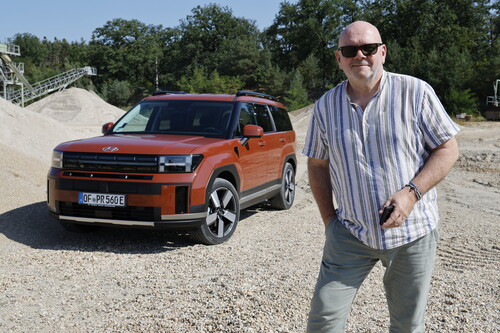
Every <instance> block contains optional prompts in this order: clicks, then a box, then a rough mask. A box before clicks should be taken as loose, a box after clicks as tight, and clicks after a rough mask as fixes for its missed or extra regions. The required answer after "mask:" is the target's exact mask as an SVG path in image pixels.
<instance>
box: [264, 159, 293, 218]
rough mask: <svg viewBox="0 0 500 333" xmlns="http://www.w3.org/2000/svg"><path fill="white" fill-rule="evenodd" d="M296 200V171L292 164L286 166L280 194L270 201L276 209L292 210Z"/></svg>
mask: <svg viewBox="0 0 500 333" xmlns="http://www.w3.org/2000/svg"><path fill="white" fill-rule="evenodd" d="M294 199H295V170H294V169H293V166H292V165H291V164H290V163H288V162H287V163H286V164H285V168H284V169H283V176H282V179H281V189H280V193H279V194H278V195H277V196H275V197H274V198H272V199H271V200H270V203H271V207H273V208H275V209H280V210H284V209H290V207H292V205H293V200H294Z"/></svg>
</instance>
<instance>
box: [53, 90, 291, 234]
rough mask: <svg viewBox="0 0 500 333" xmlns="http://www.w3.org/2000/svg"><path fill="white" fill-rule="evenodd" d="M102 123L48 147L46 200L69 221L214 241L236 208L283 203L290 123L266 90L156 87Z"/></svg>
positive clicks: (287, 194)
mask: <svg viewBox="0 0 500 333" xmlns="http://www.w3.org/2000/svg"><path fill="white" fill-rule="evenodd" d="M102 132H103V134H104V135H103V136H100V137H95V138H90V139H85V140H77V141H70V142H65V143H62V144H60V145H58V146H57V147H56V148H55V149H54V152H53V156H52V167H51V169H50V171H49V174H48V183H47V187H48V188H47V201H48V208H49V212H50V214H51V215H52V216H54V217H55V218H57V219H58V220H60V222H61V223H62V225H63V226H64V227H66V228H67V229H69V230H82V229H88V227H89V226H95V225H119V226H133V227H156V228H177V229H188V230H189V233H190V234H191V235H192V236H193V237H194V238H195V239H197V240H198V241H200V242H202V243H204V244H219V243H222V242H224V241H226V240H227V239H229V238H230V237H231V235H232V234H233V233H234V231H235V229H236V226H237V224H238V220H239V216H240V209H244V208H247V207H249V206H252V205H255V204H257V203H259V202H262V201H264V200H269V202H270V204H271V206H272V207H273V208H276V209H288V208H290V207H291V206H292V204H293V200H294V194H295V172H296V169H297V162H296V157H295V151H296V143H295V132H294V131H293V128H292V124H291V122H290V118H289V117H288V113H287V111H286V110H285V107H284V106H283V105H282V104H281V103H279V102H278V101H277V100H276V99H275V98H274V97H272V96H269V95H265V94H260V93H255V92H250V91H239V92H238V93H236V94H235V95H208V94H199V95H197V94H185V93H176V92H167V91H159V92H156V93H155V94H153V96H150V97H147V98H145V99H144V100H142V101H141V102H140V103H139V104H137V105H136V106H134V107H133V108H132V109H131V110H130V111H128V112H127V113H126V114H125V115H124V116H123V117H121V118H120V119H119V120H118V121H117V122H116V124H113V123H107V124H105V125H104V126H103V128H102Z"/></svg>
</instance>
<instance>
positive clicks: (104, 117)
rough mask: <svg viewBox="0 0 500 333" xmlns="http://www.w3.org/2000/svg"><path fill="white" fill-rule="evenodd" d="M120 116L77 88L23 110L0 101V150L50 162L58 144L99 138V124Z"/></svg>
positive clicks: (111, 108) (119, 111) (114, 110)
mask: <svg viewBox="0 0 500 333" xmlns="http://www.w3.org/2000/svg"><path fill="white" fill-rule="evenodd" d="M121 115H123V110H121V109H119V108H117V107H114V106H112V105H110V104H108V103H106V102H105V101H104V100H102V99H101V98H100V97H99V96H97V95H96V94H95V93H92V92H88V91H86V90H84V89H79V88H70V89H67V90H63V91H60V92H57V93H54V94H52V95H49V96H47V97H46V98H44V99H42V100H40V101H38V102H36V103H33V104H31V105H29V106H28V107H26V108H21V107H19V106H16V105H14V104H12V103H10V102H8V101H6V100H5V99H3V98H0V147H1V148H2V149H4V148H5V149H9V150H13V151H17V152H18V153H21V154H23V155H25V156H27V157H30V158H33V157H34V158H37V159H39V160H41V161H44V162H45V161H49V160H50V156H51V152H52V149H53V148H54V147H55V146H56V145H57V144H59V143H61V142H63V141H68V140H74V139H78V138H85V137H91V136H97V135H100V130H101V125H102V124H104V123H105V122H108V121H116V120H117V119H118V118H119V117H120V116H121Z"/></svg>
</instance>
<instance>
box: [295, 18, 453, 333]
mask: <svg viewBox="0 0 500 333" xmlns="http://www.w3.org/2000/svg"><path fill="white" fill-rule="evenodd" d="M335 55H336V59H337V63H338V65H339V68H340V69H341V70H342V71H343V72H344V73H345V75H346V77H347V81H344V82H342V83H340V84H339V85H338V86H337V87H335V88H333V89H332V90H330V91H328V92H327V93H326V94H325V95H323V96H322V97H321V98H320V99H319V100H318V101H317V102H316V104H315V107H314V112H313V115H312V117H311V122H310V125H309V131H308V134H307V138H306V142H305V146H304V150H303V153H304V154H305V155H307V156H308V173H309V184H310V187H311V190H312V193H313V195H314V198H315V200H316V203H317V205H318V208H319V211H320V214H321V217H322V220H323V223H324V224H325V245H324V251H323V257H322V263H321V267H320V272H319V275H318V280H317V284H316V289H315V291H314V294H313V297H312V300H311V311H310V313H309V320H308V325H307V329H308V332H334V333H338V332H344V329H345V325H346V321H347V317H348V314H349V310H350V307H351V304H352V301H353V299H354V296H355V294H356V292H357V290H358V289H359V287H360V286H361V284H362V282H363V281H364V279H365V278H366V276H367V275H368V274H369V272H370V271H371V269H372V268H373V266H374V265H375V264H376V263H377V262H378V261H381V263H382V265H383V266H384V267H385V275H384V279H383V284H384V288H385V291H386V298H387V303H388V308H389V313H390V332H424V321H425V308H426V304H427V299H428V294H429V286H430V282H431V275H432V269H433V266H434V257H435V253H436V245H437V241H438V231H437V230H438V229H437V227H438V221H439V213H438V209H437V194H436V190H435V185H436V184H437V183H438V182H439V181H440V180H442V179H443V178H444V177H445V176H446V174H447V173H448V172H449V171H450V169H451V167H452V166H453V164H454V163H455V162H456V160H457V158H458V146H457V142H456V139H455V135H456V134H457V133H458V131H459V129H458V127H457V126H456V125H455V124H454V123H453V121H452V120H451V119H450V117H449V116H448V115H447V113H446V111H445V110H444V107H443V105H442V104H441V102H440V101H439V99H438V98H437V96H436V94H435V93H434V90H433V89H432V88H431V87H430V86H429V85H428V84H427V83H425V82H424V81H421V80H419V79H417V78H414V77H411V76H406V75H400V74H394V73H389V72H386V71H385V70H384V67H383V66H384V62H385V58H386V55H387V47H386V45H384V44H383V42H382V38H381V36H380V33H379V31H378V30H377V28H376V27H375V26H373V25H371V24H370V23H367V22H361V21H358V22H354V23H352V24H350V25H349V26H347V27H346V28H345V29H344V30H343V32H342V33H341V35H340V38H339V49H338V50H337V51H336V54H335ZM334 198H335V203H334ZM386 207H392V211H389V212H388V214H387V215H386V216H388V218H387V219H386V220H385V221H381V216H382V215H381V214H382V213H383V211H384V209H385V208H386Z"/></svg>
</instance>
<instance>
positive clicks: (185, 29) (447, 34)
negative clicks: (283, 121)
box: [11, 0, 500, 113]
mask: <svg viewBox="0 0 500 333" xmlns="http://www.w3.org/2000/svg"><path fill="white" fill-rule="evenodd" d="M499 11H500V3H499V2H498V1H489V0H475V1H470V0H363V1H357V0H328V1H325V0H296V1H282V2H281V4H280V9H279V12H278V13H277V14H276V16H275V19H274V22H273V24H272V25H271V26H270V27H268V28H267V29H264V31H262V32H261V31H259V29H258V28H257V27H256V25H255V21H253V20H249V19H246V18H243V17H235V16H234V15H233V12H232V10H231V9H230V8H228V7H221V6H219V5H217V4H213V3H212V4H209V5H206V6H197V7H195V8H194V9H193V10H192V11H191V13H190V14H189V15H188V16H186V18H185V19H183V20H181V21H180V24H179V25H178V26H175V27H168V28H165V27H163V26H161V25H158V26H155V25H147V24H144V23H142V22H140V21H138V20H125V19H120V18H118V19H114V20H111V21H108V22H106V24H104V25H103V26H102V27H98V28H96V29H95V30H94V32H93V34H92V38H91V40H90V41H89V42H88V43H87V42H85V41H83V40H82V41H80V42H71V43H69V42H68V41H66V40H64V39H63V40H58V39H54V40H52V41H49V40H47V39H43V40H40V39H39V38H38V37H36V36H34V35H30V34H17V35H15V36H14V37H13V38H12V39H11V43H13V44H16V45H19V46H20V48H21V52H22V56H21V57H19V58H16V59H14V61H16V62H24V64H25V76H26V77H27V79H28V81H30V82H33V83H35V82H38V81H41V80H43V79H46V78H49V77H51V76H54V75H56V74H58V73H61V72H63V71H66V70H69V69H71V68H77V67H83V66H93V67H96V68H97V71H98V75H97V77H92V78H83V79H81V80H79V81H77V83H75V85H76V86H82V87H89V88H91V89H95V90H96V91H99V92H100V93H101V95H102V96H103V97H104V98H105V99H106V100H107V101H108V102H111V103H113V104H117V105H129V104H131V103H133V102H135V101H137V100H139V99H140V98H142V97H144V96H146V95H149V94H150V93H151V92H152V91H154V90H156V89H168V90H185V91H190V92H214V93H234V92H235V91H236V90H238V89H246V90H256V91H261V92H264V93H268V94H271V95H274V96H277V97H279V98H282V99H283V100H285V101H286V102H287V103H290V105H289V107H290V108H291V109H293V108H297V107H299V105H300V106H302V105H303V104H304V103H307V99H308V97H307V96H314V97H317V96H318V95H319V94H320V93H321V92H322V91H324V90H325V89H326V88H328V87H332V86H335V85H336V84H338V83H339V82H340V81H341V80H344V79H345V78H344V76H343V73H342V72H341V71H340V70H339V68H338V66H337V63H336V60H335V50H336V49H337V47H338V45H337V41H338V37H339V34H340V32H341V30H342V29H343V28H344V27H345V26H346V25H347V24H348V23H350V22H352V21H354V20H359V19H362V20H366V21H369V22H371V23H373V24H375V25H376V26H377V27H378V28H379V30H380V33H381V35H382V37H383V41H384V43H385V44H386V45H387V47H388V56H387V59H386V64H385V68H386V69H387V70H389V71H393V72H398V73H404V74H409V75H413V76H416V77H419V78H421V79H423V80H425V81H427V82H429V83H430V84H431V85H432V87H433V88H434V89H435V91H436V93H437V94H438V96H439V97H440V99H441V100H442V101H443V104H444V105H445V108H446V109H447V110H449V112H453V113H462V112H467V113H473V111H472V110H477V108H478V105H481V106H483V105H484V104H485V103H484V101H485V99H486V96H488V95H492V94H493V90H492V86H491V84H492V82H493V81H494V80H496V79H497V78H500V42H499V38H498V36H499V33H500V15H499ZM93 85H95V87H94V86H93ZM460 110H468V111H460ZM476 112H477V111H476Z"/></svg>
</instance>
